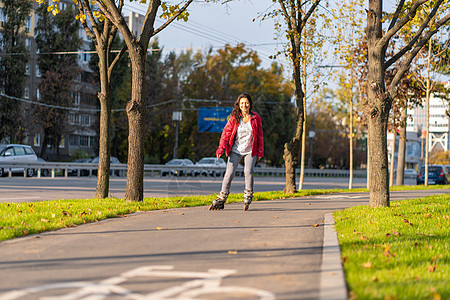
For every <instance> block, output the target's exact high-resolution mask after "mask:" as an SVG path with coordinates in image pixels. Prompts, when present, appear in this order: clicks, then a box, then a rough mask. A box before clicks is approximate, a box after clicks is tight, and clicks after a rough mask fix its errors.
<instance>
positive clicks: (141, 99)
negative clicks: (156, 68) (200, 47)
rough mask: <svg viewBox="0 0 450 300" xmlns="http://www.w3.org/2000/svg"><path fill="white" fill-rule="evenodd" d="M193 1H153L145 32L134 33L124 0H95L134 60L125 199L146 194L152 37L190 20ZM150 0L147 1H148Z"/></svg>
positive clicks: (146, 20) (149, 5)
mask: <svg viewBox="0 0 450 300" xmlns="http://www.w3.org/2000/svg"><path fill="white" fill-rule="evenodd" d="M192 1H193V0H187V1H186V2H185V4H184V6H183V7H181V8H180V7H179V6H178V5H176V6H172V7H169V8H168V7H167V5H166V4H165V3H164V4H163V5H162V4H161V1H160V0H149V4H148V8H147V12H146V15H145V19H144V22H143V25H142V30H141V35H140V36H139V37H136V36H134V33H133V32H132V31H130V28H129V27H128V25H127V23H126V22H125V19H124V16H123V15H122V11H121V8H122V6H123V2H124V0H119V1H118V2H116V1H113V0H103V1H102V0H95V3H96V4H97V6H98V8H99V9H100V10H101V13H102V14H103V16H104V17H105V18H106V19H107V20H109V21H110V22H111V23H113V24H114V26H115V27H117V28H118V30H119V31H120V32H121V34H122V36H123V38H124V41H125V44H126V45H127V48H128V54H129V57H130V61H131V70H132V78H131V81H132V89H131V90H132V93H131V99H130V101H129V102H128V103H127V107H126V111H127V116H128V124H129V136H128V145H129V146H128V172H127V187H126V191H125V198H126V200H127V201H142V200H143V197H144V133H145V112H146V103H145V94H144V90H145V80H144V79H145V61H146V58H147V48H148V45H149V42H150V38H151V37H152V36H154V35H156V34H157V33H158V32H160V31H162V30H163V29H164V28H165V27H167V26H168V25H169V24H170V23H171V22H172V21H174V20H176V19H184V20H187V14H184V13H185V10H186V9H187V7H188V6H189V4H191V2H192ZM144 2H146V1H144ZM161 6H162V8H163V9H165V13H164V16H166V17H167V18H168V20H167V22H166V23H164V24H163V25H162V26H161V27H159V28H158V29H155V28H154V26H155V20H156V15H157V12H158V9H159V8H160V7H161Z"/></svg>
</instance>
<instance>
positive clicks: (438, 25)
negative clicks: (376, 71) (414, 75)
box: [388, 13, 450, 98]
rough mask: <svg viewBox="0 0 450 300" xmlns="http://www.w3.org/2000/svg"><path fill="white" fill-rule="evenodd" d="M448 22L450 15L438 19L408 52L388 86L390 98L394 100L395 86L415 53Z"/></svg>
mask: <svg viewBox="0 0 450 300" xmlns="http://www.w3.org/2000/svg"><path fill="white" fill-rule="evenodd" d="M448 21H450V13H448V14H447V15H446V16H444V17H443V18H442V19H440V20H439V21H438V22H436V23H435V27H434V29H433V30H430V31H428V32H427V33H426V34H425V35H424V36H423V37H422V38H421V39H420V41H419V42H418V43H417V45H416V46H415V47H414V49H413V50H412V51H411V52H410V54H409V55H408V57H407V59H406V61H405V62H403V63H402V65H401V66H400V68H399V70H398V71H397V73H396V74H395V76H394V78H393V79H392V82H391V84H390V85H389V88H388V91H389V93H390V94H391V97H392V98H394V97H395V96H396V95H397V92H396V86H397V85H398V83H399V82H400V80H401V79H402V76H403V75H404V74H405V72H406V71H407V70H408V69H409V67H410V65H411V62H412V61H413V59H414V58H415V57H416V56H417V53H419V51H420V50H421V49H422V47H423V46H424V45H425V44H426V43H427V42H428V41H429V40H430V38H431V37H432V36H433V35H434V34H435V33H436V32H437V31H438V30H439V29H440V28H441V27H442V26H443V25H444V24H445V23H447V22H448Z"/></svg>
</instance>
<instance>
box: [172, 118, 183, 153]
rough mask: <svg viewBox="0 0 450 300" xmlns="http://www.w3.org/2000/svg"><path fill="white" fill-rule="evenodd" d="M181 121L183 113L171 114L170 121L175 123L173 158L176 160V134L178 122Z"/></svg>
mask: <svg viewBox="0 0 450 300" xmlns="http://www.w3.org/2000/svg"><path fill="white" fill-rule="evenodd" d="M182 119H183V112H181V111H174V112H173V113H172V121H175V145H174V146H173V158H174V159H175V158H178V133H179V130H180V129H179V126H180V121H181V120H182Z"/></svg>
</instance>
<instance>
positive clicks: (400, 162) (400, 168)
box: [396, 100, 407, 185]
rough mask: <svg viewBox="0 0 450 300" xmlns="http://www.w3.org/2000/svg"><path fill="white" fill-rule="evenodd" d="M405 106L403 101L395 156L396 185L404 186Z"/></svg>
mask: <svg viewBox="0 0 450 300" xmlns="http://www.w3.org/2000/svg"><path fill="white" fill-rule="evenodd" d="M406 106H407V101H406V100H405V103H404V107H403V110H402V112H401V115H400V134H399V141H398V156H397V179H396V184H397V185H403V184H404V181H405V180H404V177H405V176H404V175H405V152H406V117H407V114H406V109H407V108H406Z"/></svg>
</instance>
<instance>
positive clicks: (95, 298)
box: [0, 265, 275, 300]
mask: <svg viewBox="0 0 450 300" xmlns="http://www.w3.org/2000/svg"><path fill="white" fill-rule="evenodd" d="M173 269H174V267H173V266H166V265H163V266H143V267H139V268H136V269H132V270H130V271H127V272H124V273H122V274H120V275H118V276H114V277H111V278H107V279H104V280H102V281H100V282H98V283H95V282H84V281H78V282H68V283H58V284H49V285H43V286H38V287H31V288H26V289H22V290H14V291H11V292H7V293H4V294H3V295H0V300H15V299H18V298H22V297H27V296H30V295H32V294H38V293H43V292H46V291H51V290H59V289H75V291H73V292H69V293H67V294H64V295H58V296H47V297H46V296H43V297H40V298H39V299H41V300H57V299H58V300H81V299H85V300H87V299H89V300H103V299H106V298H108V297H109V296H121V298H122V299H130V300H131V299H139V300H141V299H142V300H147V299H148V300H169V299H172V300H174V299H178V300H181V299H183V300H190V299H192V300H194V299H199V297H200V296H202V295H207V294H221V295H222V294H224V293H229V294H234V295H245V297H247V298H249V297H251V296H252V297H257V298H258V299H261V300H274V299H275V295H274V294H273V293H272V292H269V291H264V290H260V289H255V288H248V287H241V286H221V285H220V284H221V281H222V279H223V278H225V277H227V276H229V275H232V274H234V273H236V270H229V269H209V270H208V272H188V271H175V270H173ZM137 277H160V278H161V277H165V278H186V279H191V280H189V281H186V282H185V283H183V284H181V285H178V286H173V287H169V288H166V289H163V290H160V291H156V292H152V293H149V294H145V295H144V294H139V293H136V292H133V291H130V290H128V289H126V288H124V287H121V286H119V284H121V283H124V282H126V281H127V280H129V279H132V278H137ZM202 298H203V297H202ZM203 299H204V298H203Z"/></svg>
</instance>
